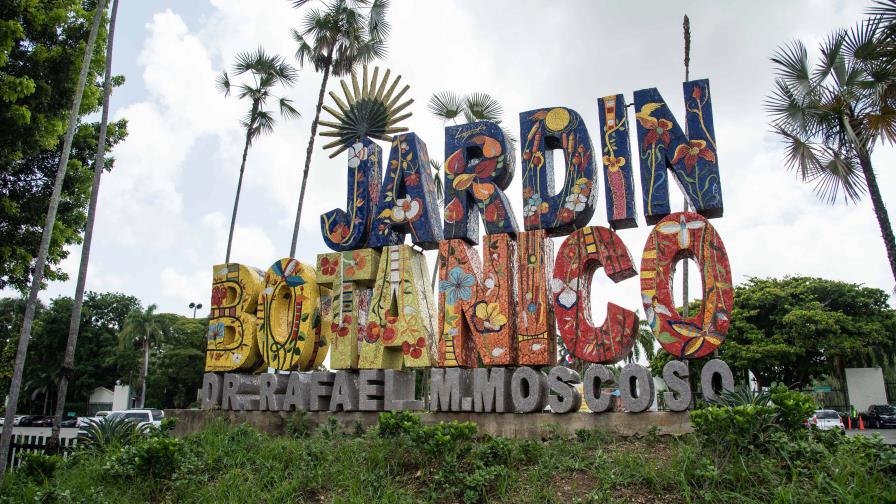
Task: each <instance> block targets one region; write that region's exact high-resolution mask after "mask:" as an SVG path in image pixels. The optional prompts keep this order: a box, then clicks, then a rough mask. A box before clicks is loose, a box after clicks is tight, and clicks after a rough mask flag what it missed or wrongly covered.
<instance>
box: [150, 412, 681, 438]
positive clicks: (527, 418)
mask: <svg viewBox="0 0 896 504" xmlns="http://www.w3.org/2000/svg"><path fill="white" fill-rule="evenodd" d="M294 414H295V413H294V412H289V413H287V412H282V411H280V412H271V411H223V410H198V409H192V410H176V409H171V410H165V416H166V417H167V418H177V424H176V425H175V428H174V434H175V435H176V436H186V435H188V434H191V433H193V432H197V431H199V430H201V429H202V428H203V427H204V426H205V425H206V424H208V423H209V422H212V421H213V420H215V419H219V418H220V419H225V420H227V421H228V422H231V423H248V424H249V425H251V426H253V427H255V428H256V429H258V430H260V431H262V432H268V433H271V434H283V433H285V432H286V420H287V418H289V416H290V415H294ZM419 415H420V419H421V420H422V421H423V423H424V424H435V423H438V422H450V421H451V420H457V421H459V422H465V421H471V422H475V423H476V424H477V425H478V426H479V432H480V433H484V434H491V435H492V436H503V437H520V438H529V439H540V438H542V437H543V436H544V435H545V434H547V433H549V432H552V431H554V430H559V431H561V432H566V433H567V434H569V435H573V434H575V431H577V430H579V429H597V430H601V431H605V432H608V433H611V434H617V435H621V436H632V435H638V434H647V433H648V432H650V431H651V429H654V428H656V429H657V433H658V434H664V435H681V434H686V433H689V432H691V421H690V418H689V416H688V413H687V412H686V411H685V412H680V413H675V412H667V411H662V412H657V411H648V412H644V413H637V414H635V413H569V414H565V415H560V414H555V413H530V414H518V413H503V414H502V413H430V412H427V413H419ZM330 417H333V418H336V419H337V420H338V421H339V423H341V424H342V426H343V427H345V428H346V430H350V429H352V428H354V426H355V425H356V422H359V423H360V424H361V425H363V426H364V427H365V428H367V427H372V426H374V425H376V424H377V420H378V418H379V413H378V412H372V411H369V412H368V411H353V412H338V413H332V412H328V411H315V412H308V413H307V418H308V419H309V420H310V421H311V422H313V423H314V424H316V425H322V424H325V423H326V422H327V421H328V419H329V418H330ZM552 425H556V426H557V427H551V426H552Z"/></svg>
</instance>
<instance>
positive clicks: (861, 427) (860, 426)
mask: <svg viewBox="0 0 896 504" xmlns="http://www.w3.org/2000/svg"><path fill="white" fill-rule="evenodd" d="M859 430H865V422H864V421H862V417H859Z"/></svg>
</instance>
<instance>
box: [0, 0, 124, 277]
mask: <svg viewBox="0 0 896 504" xmlns="http://www.w3.org/2000/svg"><path fill="white" fill-rule="evenodd" d="M86 4H87V2H83V3H82V2H81V1H80V0H33V1H28V2H5V3H4V5H3V7H2V8H0V209H2V210H0V288H5V287H11V288H14V289H17V290H20V291H24V290H25V289H27V287H28V285H29V283H30V280H31V273H32V271H31V268H32V263H33V259H34V255H35V254H36V253H37V249H38V245H39V243H40V239H41V233H42V230H43V224H44V219H45V218H46V212H47V207H48V205H49V200H50V194H51V192H52V186H53V181H54V178H55V175H56V169H57V167H58V164H59V157H60V153H61V149H62V141H61V139H62V137H63V135H64V133H65V127H66V116H67V115H68V112H69V108H70V107H71V101H72V96H73V94H74V92H75V88H76V86H77V81H78V73H79V69H80V66H81V58H82V56H83V54H84V49H85V41H86V40H87V32H88V31H89V30H90V24H91V18H92V17H93V12H91V10H90V9H93V8H94V7H91V6H89V5H86ZM105 52H106V31H105V24H103V28H101V29H100V33H99V34H98V37H97V41H96V44H95V46H94V55H93V58H92V60H91V64H90V68H89V71H88V76H87V85H86V87H85V89H84V96H83V100H82V105H81V111H80V113H81V114H80V118H81V119H83V118H84V117H85V116H87V115H88V114H91V113H93V112H96V111H97V110H98V109H99V107H100V105H101V102H102V74H103V69H104V65H105ZM123 82H124V79H123V78H121V77H117V78H116V79H115V85H120V84H121V83H123ZM126 124H127V123H126V121H124V120H120V121H118V122H114V123H111V124H109V131H108V134H107V142H108V144H107V148H108V149H109V150H111V148H112V147H114V146H115V145H116V144H118V143H120V142H121V141H122V140H124V138H125V137H126V136H127V127H126ZM98 128H99V125H98V124H97V123H87V122H82V123H81V124H80V125H79V126H78V128H77V130H76V133H75V137H74V139H73V143H72V150H71V155H70V159H69V166H68V172H67V175H66V179H65V182H64V185H63V189H62V197H61V201H60V205H59V212H58V215H57V219H56V225H55V228H54V232H53V240H52V241H51V243H50V249H49V254H48V257H47V259H48V262H47V268H46V279H47V280H48V281H51V280H64V279H65V278H66V275H65V273H64V272H63V271H62V270H60V269H59V268H58V264H59V262H60V261H61V260H63V259H64V258H66V257H67V256H68V252H66V250H65V247H66V246H69V245H73V244H77V243H80V241H81V237H80V234H81V232H82V231H83V229H84V225H85V220H86V209H87V205H88V202H89V193H90V188H91V180H92V175H93V174H92V171H93V162H94V160H95V157H96V144H97V135H98V134H97V131H98ZM105 163H106V167H107V168H109V169H111V167H112V166H113V159H111V158H108V159H106V162H105Z"/></svg>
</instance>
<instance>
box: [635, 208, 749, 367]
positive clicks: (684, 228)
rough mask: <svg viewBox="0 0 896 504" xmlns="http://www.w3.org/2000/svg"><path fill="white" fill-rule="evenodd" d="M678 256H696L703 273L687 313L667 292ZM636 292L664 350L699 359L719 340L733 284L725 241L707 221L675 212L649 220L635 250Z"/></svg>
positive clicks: (724, 331)
mask: <svg viewBox="0 0 896 504" xmlns="http://www.w3.org/2000/svg"><path fill="white" fill-rule="evenodd" d="M683 257H684V258H691V259H694V260H695V261H697V264H698V266H699V267H700V274H701V276H702V277H703V304H702V306H701V308H700V311H698V312H697V313H696V314H695V315H694V316H693V317H689V318H687V319H682V318H681V315H680V314H679V313H678V312H677V311H676V310H675V306H676V305H675V301H674V299H673V298H672V266H673V265H674V264H675V262H676V261H678V260H679V259H681V258H683ZM641 297H642V300H643V302H644V312H645V314H646V315H647V322H648V323H649V324H650V327H651V329H653V334H654V335H655V336H656V339H657V341H659V342H660V345H662V346H663V349H664V350H666V351H667V352H669V353H670V354H672V355H674V356H676V357H678V358H682V359H699V358H701V357H705V356H707V355H709V354H711V353H712V352H713V350H715V349H716V348H718V347H719V345H721V344H722V342H723V341H724V340H725V335H726V334H728V324H729V320H728V317H729V315H730V312H731V307H732V306H733V303H734V289H733V288H732V287H731V267H730V266H729V265H728V254H727V253H725V244H724V243H722V238H721V237H720V236H719V234H718V233H717V232H716V230H715V228H713V226H712V224H710V223H709V221H707V220H706V219H705V218H703V217H702V216H700V215H697V214H696V213H692V212H687V213H684V212H678V213H674V214H671V215H669V216H667V217H666V218H665V219H663V220H662V221H660V222H659V223H658V224H657V225H656V226H654V228H653V231H652V232H651V233H650V236H649V237H648V238H647V243H646V244H645V245H644V254H643V255H642V256H641Z"/></svg>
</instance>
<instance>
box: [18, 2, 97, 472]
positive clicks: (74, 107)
mask: <svg viewBox="0 0 896 504" xmlns="http://www.w3.org/2000/svg"><path fill="white" fill-rule="evenodd" d="M105 5H106V2H105V0H99V1H98V2H97V3H96V5H94V14H93V21H92V23H91V25H90V34H89V35H88V37H87V43H86V44H85V48H84V58H83V61H82V62H81V66H80V67H79V68H80V72H79V74H78V84H77V86H76V88H75V92H74V95H73V97H72V104H71V109H70V110H69V113H68V116H67V122H68V127H67V128H66V131H65V138H64V140H63V145H62V154H61V155H60V157H59V167H58V168H57V169H56V177H55V179H54V180H53V192H52V193H51V194H50V202H49V207H48V208H47V215H46V219H45V220H44V227H43V230H42V232H41V239H40V247H39V248H38V251H37V257H36V258H35V260H34V272H33V278H32V279H31V288H30V290H29V292H28V301H27V303H26V304H25V317H24V319H23V321H22V332H21V334H20V336H19V342H18V348H17V349H16V360H15V364H14V365H13V373H12V380H11V381H10V385H9V399H8V401H9V403H8V405H7V408H6V417H5V419H4V422H5V423H4V427H3V436H2V438H0V474H4V473H5V472H6V463H7V456H8V455H9V445H10V442H11V440H12V422H13V418H15V412H16V406H17V404H18V401H19V392H20V390H21V385H22V383H21V380H22V372H23V371H24V367H25V357H26V356H27V353H28V340H29V339H30V338H31V325H32V323H33V322H34V312H35V307H36V306H37V294H38V292H39V291H40V289H41V286H42V285H43V280H44V271H45V268H46V265H47V255H48V253H49V249H50V240H51V239H52V237H53V231H54V227H55V225H56V213H57V210H58V209H59V201H60V199H61V195H62V185H63V182H64V181H65V173H66V170H67V169H68V161H69V154H70V153H71V148H72V142H73V140H74V136H75V132H76V130H77V125H78V117H79V116H80V112H81V99H82V98H83V96H84V87H85V85H86V83H87V74H88V73H89V70H90V61H91V59H92V57H93V50H94V44H95V42H96V38H97V32H98V31H99V27H100V21H101V19H102V17H103V10H104V9H105ZM57 236H58V235H57Z"/></svg>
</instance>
